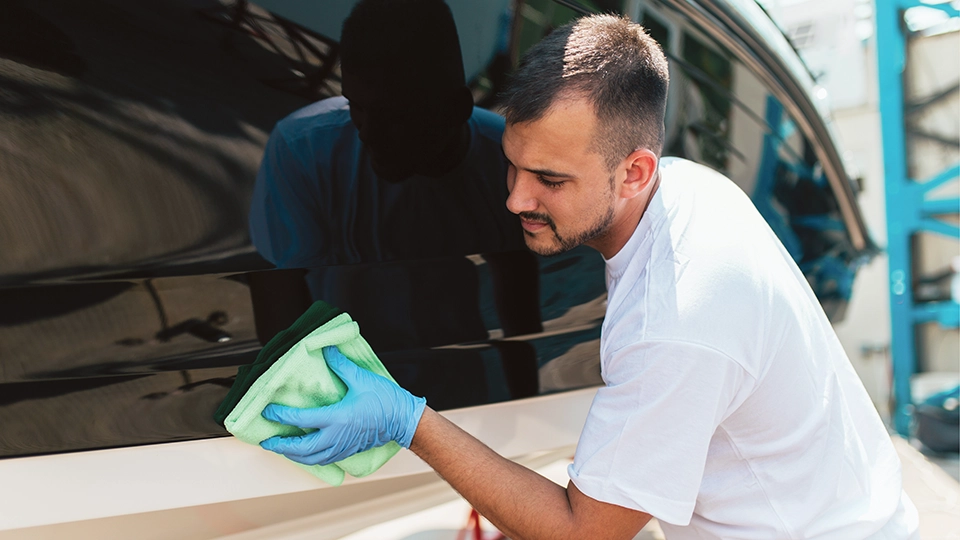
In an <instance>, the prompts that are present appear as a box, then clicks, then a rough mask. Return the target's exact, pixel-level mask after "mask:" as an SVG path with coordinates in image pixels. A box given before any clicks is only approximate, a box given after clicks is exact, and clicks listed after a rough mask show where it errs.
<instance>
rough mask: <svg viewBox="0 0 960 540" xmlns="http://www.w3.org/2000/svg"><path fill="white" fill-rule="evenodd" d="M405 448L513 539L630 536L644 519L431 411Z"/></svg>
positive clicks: (428, 411) (425, 414) (426, 413)
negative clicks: (513, 457) (561, 482)
mask: <svg viewBox="0 0 960 540" xmlns="http://www.w3.org/2000/svg"><path fill="white" fill-rule="evenodd" d="M410 450H412V451H413V452H414V453H416V454H417V455H418V456H420V458H421V459H423V460H424V461H425V462H427V464H428V465H430V466H431V467H433V469H434V470H435V471H437V473H439V474H440V476H442V477H443V478H444V480H446V481H447V482H448V483H450V485H451V486H453V488H454V489H456V490H457V491H458V492H459V493H460V494H461V495H462V496H463V497H464V498H465V499H466V500H467V501H468V502H470V504H471V505H473V507H474V508H476V509H477V510H478V511H479V512H480V513H481V514H483V515H484V516H485V517H486V518H487V519H489V520H490V521H491V522H493V524H494V525H496V526H497V527H498V528H499V529H500V530H501V531H503V532H504V533H506V534H507V536H509V537H510V538H512V539H514V540H523V539H539V538H545V539H551V540H552V539H565V538H577V539H581V538H632V537H633V535H634V534H636V532H637V531H638V530H639V529H640V528H641V527H642V526H643V525H644V524H645V523H646V522H647V520H649V516H647V515H646V514H642V513H640V512H636V511H632V510H627V509H624V508H620V507H616V506H613V505H607V504H604V503H599V502H597V501H593V500H592V499H589V498H588V497H586V496H585V495H583V494H582V493H580V492H579V491H578V490H577V488H576V487H575V486H574V485H573V484H572V483H571V484H570V485H569V486H568V487H567V488H563V487H561V486H558V485H557V484H555V483H553V482H551V481H550V480H548V479H546V478H544V477H543V476H540V475H539V474H537V473H535V472H533V471H531V470H530V469H527V468H526V467H523V466H521V465H518V464H516V463H514V462H512V461H510V460H508V459H505V458H503V457H501V456H500V455H498V454H497V453H496V452H494V451H493V450H491V449H490V448H488V447H487V446H486V445H484V444H483V443H481V442H480V441H478V440H477V439H475V438H474V437H472V436H471V435H469V434H468V433H466V432H464V431H463V430H461V429H460V428H459V427H457V426H455V425H454V424H453V423H451V422H450V421H448V420H446V419H445V418H443V417H442V416H440V415H439V414H437V413H436V412H435V411H433V410H432V409H430V408H427V409H426V410H425V411H424V413H423V417H422V418H421V420H420V424H419V426H418V427H417V431H416V434H415V435H414V438H413V442H412V444H411V445H410ZM598 505H599V506H598Z"/></svg>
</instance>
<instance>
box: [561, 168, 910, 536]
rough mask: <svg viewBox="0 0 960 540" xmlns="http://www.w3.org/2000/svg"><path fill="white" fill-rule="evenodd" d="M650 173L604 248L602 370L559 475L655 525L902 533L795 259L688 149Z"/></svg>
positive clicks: (880, 461)
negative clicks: (624, 228)
mask: <svg viewBox="0 0 960 540" xmlns="http://www.w3.org/2000/svg"><path fill="white" fill-rule="evenodd" d="M660 171H661V174H662V179H661V184H660V187H659V189H658V191H657V193H656V194H655V196H654V197H653V199H652V200H651V202H650V205H649V207H648V208H647V210H646V213H645V214H644V216H643V218H642V219H641V220H640V224H639V225H638V226H637V229H636V231H635V232H634V233H633V235H632V237H631V238H630V240H629V241H628V242H627V244H626V245H625V246H624V247H623V249H621V250H620V252H619V253H617V254H616V255H615V256H614V257H613V258H612V259H610V260H608V261H607V286H608V292H609V295H608V305H607V312H606V318H605V320H604V322H603V330H602V338H601V345H600V356H601V366H602V373H603V380H604V382H605V383H606V385H605V386H604V387H603V388H601V389H600V390H599V391H598V393H597V396H596V398H595V399H594V402H593V405H592V406H591V408H590V413H589V415H588V417H587V421H586V425H585V426H584V429H583V433H582V435H581V437H580V442H579V445H578V447H577V452H576V456H575V458H574V462H573V464H572V465H571V466H570V468H569V474H570V478H571V479H572V480H573V482H574V483H575V484H576V486H577V487H578V488H579V489H580V490H581V491H582V492H583V493H584V494H586V495H588V496H590V497H592V498H594V499H597V500H600V501H604V502H608V503H611V504H616V505H619V506H624V507H628V508H633V509H636V510H641V511H644V512H647V513H649V514H651V515H653V516H654V517H656V518H657V519H658V520H659V521H660V523H661V526H662V528H663V531H664V533H666V535H667V536H668V538H671V539H676V538H697V539H704V538H744V539H746V538H756V539H763V540H769V539H772V538H836V539H842V540H849V539H859V538H868V537H870V538H909V537H911V536H912V535H915V534H916V529H917V525H918V520H917V515H916V509H915V508H914V507H913V506H912V504H911V503H910V501H909V499H908V498H906V496H905V495H904V494H903V492H902V486H901V473H900V462H899V459H898V457H897V455H896V452H895V450H894V448H893V445H892V443H891V442H890V438H889V436H888V434H887V432H886V430H885V428H884V426H883V423H882V422H881V420H880V418H879V416H878V414H877V412H876V410H875V409H874V407H873V404H872V403H871V402H870V399H869V397H868V395H867V393H866V391H865V390H864V388H863V385H862V384H861V382H860V379H859V378H858V377H857V374H856V373H855V372H854V370H853V368H852V367H851V365H850V362H849V360H848V359H847V357H846V355H845V353H844V351H843V349H842V347H841V345H840V342H839V341H838V339H837V337H836V334H835V333H834V331H833V328H832V327H831V325H830V322H829V321H828V320H827V318H826V316H825V315H824V313H823V310H822V309H821V307H820V304H819V303H818V301H817V299H816V297H815V296H814V294H813V292H812V290H811V289H810V287H809V286H808V284H807V282H806V280H805V279H804V276H803V274H802V273H801V272H800V270H799V269H798V268H797V265H796V264H795V263H794V261H793V259H791V258H790V256H789V254H788V253H787V252H786V250H785V249H784V248H783V246H782V245H781V243H780V242H779V240H778V239H777V237H776V236H775V235H774V233H773V232H772V231H771V230H770V228H769V227H768V226H767V224H766V222H765V221H764V220H763V218H762V217H761V216H760V214H759V213H758V212H757V211H756V209H755V208H754V206H753V204H752V203H751V202H750V200H749V199H748V198H747V196H746V195H745V194H744V193H743V192H742V191H741V190H740V189H739V188H738V187H737V186H736V185H735V184H733V183H732V182H731V181H730V180H728V179H727V178H725V177H724V176H722V175H721V174H719V173H717V172H714V171H712V170H710V169H708V168H706V167H703V166H701V165H698V164H695V163H692V162H689V161H685V160H680V159H673V158H664V159H662V160H661V162H660Z"/></svg>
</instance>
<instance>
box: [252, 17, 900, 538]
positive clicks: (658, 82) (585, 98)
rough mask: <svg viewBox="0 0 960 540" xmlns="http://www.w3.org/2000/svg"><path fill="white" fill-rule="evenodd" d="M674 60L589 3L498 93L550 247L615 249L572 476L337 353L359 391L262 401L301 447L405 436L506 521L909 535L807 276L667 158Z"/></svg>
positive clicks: (729, 188)
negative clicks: (495, 443) (297, 432)
mask: <svg viewBox="0 0 960 540" xmlns="http://www.w3.org/2000/svg"><path fill="white" fill-rule="evenodd" d="M667 79H668V76H667V64H666V61H665V59H664V56H663V54H662V52H661V51H660V49H659V47H658V46H657V45H656V43H654V42H653V41H652V40H651V39H650V38H649V37H648V36H647V35H646V34H645V33H644V32H643V30H642V28H640V27H639V26H637V25H635V24H632V23H630V22H629V21H627V20H624V19H620V18H617V17H614V16H609V15H605V16H595V17H589V18H584V19H580V20H579V21H576V22H575V23H574V24H572V25H568V26H566V27H563V28H560V29H558V30H557V31H555V32H554V33H552V34H551V35H550V36H548V37H547V38H545V39H544V40H543V41H542V42H541V43H539V44H538V45H537V46H536V47H534V48H533V49H532V50H531V51H530V53H529V54H528V56H527V57H526V58H525V60H524V62H523V63H522V64H521V66H520V69H519V73H518V74H517V76H516V78H515V80H514V82H513V89H512V91H510V92H509V93H508V94H507V96H506V101H505V110H506V119H507V126H506V131H505V132H504V136H503V149H504V153H505V155H506V157H507V158H508V159H509V160H510V162H511V166H510V169H509V172H508V177H507V184H508V187H509V189H510V197H509V198H508V201H507V207H508V208H509V209H510V210H511V211H512V212H514V213H516V214H517V215H519V216H520V218H521V221H522V226H523V230H524V233H525V237H526V242H527V245H528V246H529V247H530V248H531V249H532V250H534V251H536V252H538V253H541V254H551V253H558V252H561V251H563V250H566V249H570V248H571V247H573V246H576V245H579V244H586V245H588V246H591V247H593V248H595V249H597V250H598V251H599V252H600V253H601V254H603V256H604V258H605V259H606V261H607V284H608V292H609V295H608V305H607V313H606V318H605V320H604V323H603V334H602V339H601V352H600V354H601V365H602V370H603V378H604V382H605V386H604V387H602V388H601V389H600V390H599V391H598V392H597V396H596V398H595V400H594V402H593V405H592V406H591V409H590V412H589V415H588V418H587V421H586V424H585V426H584V428H583V433H582V435H581V438H580V442H579V444H578V447H577V452H576V455H575V458H574V462H573V464H572V465H571V466H570V468H569V474H570V477H571V482H570V483H569V485H568V486H567V487H566V488H562V487H559V486H556V485H554V484H552V483H551V482H549V481H547V480H545V479H543V478H542V477H540V476H538V475H537V474H535V473H533V472H531V471H529V470H527V469H524V468H523V467H520V466H519V465H516V464H514V463H512V462H510V461H508V460H505V459H503V458H502V457H500V456H498V455H496V454H495V453H494V452H492V451H491V450H489V449H488V448H486V447H485V446H484V445H482V444H481V443H479V442H478V441H476V440H475V439H473V438H472V437H470V436H469V435H467V434H465V433H464V432H462V431H460V430H459V429H458V428H456V427H455V426H453V425H452V424H450V423H449V422H447V421H446V420H445V419H443V418H442V417H441V416H440V415H438V414H437V413H435V412H434V411H432V410H431V409H429V408H428V407H426V406H425V404H424V403H423V401H422V400H421V399H420V398H415V397H413V396H411V395H410V394H409V393H407V392H406V391H405V390H403V389H401V388H399V387H397V386H396V385H390V384H389V383H386V382H384V381H383V380H381V379H382V378H380V377H377V376H375V375H372V374H369V373H367V372H363V371H362V370H360V369H359V368H356V367H355V366H354V365H353V364H351V363H350V362H349V361H347V360H345V359H343V357H342V356H341V355H339V353H338V352H337V351H336V350H333V349H330V350H327V351H325V356H326V358H327V360H328V363H329V364H330V366H331V367H332V368H333V369H335V370H336V371H337V372H338V373H339V374H341V377H342V378H343V379H344V381H345V382H346V384H347V385H348V386H349V388H350V391H349V393H348V394H347V397H346V398H345V399H344V401H343V402H341V403H339V404H337V405H333V406H330V407H322V408H319V409H309V410H307V409H304V410H301V409H291V408H285V407H280V406H276V405H270V406H268V407H267V408H266V409H265V410H264V412H263V415H264V417H266V418H268V419H271V420H275V421H280V422H283V423H287V424H293V425H297V426H300V427H310V428H319V431H317V432H314V433H311V434H308V435H305V436H303V437H298V438H290V439H277V438H274V439H269V440H267V441H264V442H263V443H262V444H263V446H264V447H265V448H267V449H269V450H273V451H276V452H281V453H283V454H285V455H286V456H287V457H289V458H290V459H293V460H295V461H301V462H304V463H327V462H332V461H336V460H337V459H340V458H342V457H344V456H346V455H349V454H351V453H353V452H355V451H357V450H362V449H364V448H368V447H371V446H376V445H380V444H384V443H385V442H387V441H389V440H397V441H399V442H400V443H401V444H403V445H405V446H408V447H409V448H410V449H411V450H412V451H413V452H415V453H416V454H417V455H419V456H420V457H421V458H422V459H423V460H424V461H426V462H427V463H428V464H430V466H432V467H433V468H434V469H435V470H436V471H437V472H438V473H439V474H440V475H441V476H443V478H444V479H446V480H447V481H448V482H449V483H450V484H451V485H452V486H453V487H454V488H456V489H457V490H458V491H459V492H460V493H461V494H462V495H463V496H464V497H465V498H466V499H467V500H468V501H469V502H470V503H471V504H473V505H474V507H475V508H477V509H478V510H479V511H480V512H481V513H482V514H483V515H485V516H486V517H487V518H488V519H490V520H491V521H492V522H493V523H494V524H496V525H497V526H498V527H499V528H500V529H501V530H503V531H504V532H505V533H506V534H507V535H508V536H509V537H511V538H514V539H521V538H550V539H557V538H578V539H582V538H591V539H593V538H632V536H633V535H635V534H636V532H637V531H638V530H639V529H640V528H641V527H642V526H643V525H644V524H645V523H647V521H648V520H649V519H650V517H651V516H654V517H656V518H657V519H658V520H659V521H660V523H661V527H662V528H663V530H664V532H665V533H666V534H667V536H668V537H669V538H758V539H770V538H838V539H852V538H908V537H912V536H915V535H916V528H917V517H916V510H915V509H914V508H913V507H912V505H911V503H910V501H909V499H907V498H906V496H905V495H904V494H903V492H902V488H901V479H900V467H899V461H898V459H897V456H896V454H895V452H894V450H893V447H892V444H891V442H890V440H889V437H888V435H887V433H886V431H885V429H884V427H883V425H882V423H881V421H880V419H879V417H878V415H877V413H876V411H875V410H874V409H873V406H872V404H871V402H870V400H869V399H868V397H867V395H866V392H865V390H864V389H863V386H862V385H861V383H860V382H859V379H858V378H857V376H856V373H855V372H854V371H853V369H852V368H851V366H850V364H849V361H848V360H847V359H846V357H845V355H844V352H843V349H842V348H841V346H840V344H839V342H838V340H837V338H836V336H835V334H834V333H833V330H832V328H831V326H830V324H829V322H828V321H827V319H826V317H825V316H824V314H823V311H822V309H821V308H820V306H819V304H818V303H817V300H816V298H815V296H814V295H813V293H812V291H811V290H810V288H809V286H808V285H807V284H806V282H805V280H804V277H803V275H802V274H801V273H800V271H799V269H798V268H797V267H796V264H795V263H794V261H793V260H792V259H791V258H790V256H789V255H788V254H787V252H786V251H785V250H784V249H783V247H782V245H781V244H780V243H779V241H778V240H777V238H776V236H775V235H774V234H773V233H772V231H771V230H770V228H769V227H768V226H767V225H766V223H765V222H764V221H763V219H762V218H761V217H760V215H759V214H758V213H757V211H756V210H755V208H754V207H753V206H752V205H751V203H750V201H749V200H748V198H747V197H746V196H745V195H744V194H743V193H742V192H740V191H739V189H738V188H737V187H736V186H735V185H734V184H732V183H731V182H730V181H729V180H727V179H726V178H724V177H722V176H721V175H720V174H718V173H716V172H713V171H711V170H709V169H707V168H705V167H702V166H699V165H696V164H694V163H691V162H687V161H683V160H677V159H669V158H665V159H662V160H661V159H660V158H659V153H660V149H661V146H662V142H663V114H664V106H665V100H666V95H667Z"/></svg>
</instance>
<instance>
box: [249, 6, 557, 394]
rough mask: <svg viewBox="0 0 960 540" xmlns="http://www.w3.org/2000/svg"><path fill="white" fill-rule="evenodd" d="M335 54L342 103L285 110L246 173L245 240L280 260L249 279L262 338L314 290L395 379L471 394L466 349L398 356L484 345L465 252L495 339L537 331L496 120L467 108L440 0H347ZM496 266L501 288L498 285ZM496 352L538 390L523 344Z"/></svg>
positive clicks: (510, 373) (521, 386)
mask: <svg viewBox="0 0 960 540" xmlns="http://www.w3.org/2000/svg"><path fill="white" fill-rule="evenodd" d="M340 56H341V74H342V77H341V78H342V83H343V94H344V95H343V97H335V98H330V99H325V100H323V101H320V102H317V103H314V104H312V105H309V106H307V107H305V108H303V109H300V110H298V111H296V112H294V113H293V114H291V115H290V116H288V117H287V118H285V119H283V120H281V121H280V122H279V123H278V124H277V126H276V127H275V129H274V130H273V133H272V134H271V136H270V140H269V142H268V143H267V148H266V150H265V152H264V156H263V160H262V162H261V166H260V171H259V173H258V175H257V181H256V185H255V188H254V195H253V202H252V204H251V211H250V230H251V236H252V239H253V242H254V244H255V245H256V247H257V249H258V251H259V252H260V253H261V255H263V256H264V257H265V258H266V259H268V260H269V261H270V262H272V263H274V264H275V265H277V266H278V267H279V268H283V269H291V270H289V271H280V272H277V271H272V272H263V273H258V274H254V275H251V276H249V278H250V279H249V281H250V284H251V294H252V297H253V300H254V311H255V313H256V317H257V333H258V336H259V337H260V339H261V341H262V342H266V341H267V340H268V339H269V338H270V337H272V336H273V335H274V334H276V332H277V331H279V330H281V329H283V328H285V327H287V326H288V325H289V324H291V323H292V322H293V321H294V320H295V319H296V318H297V317H298V316H299V315H300V314H301V313H303V312H304V310H305V309H306V308H307V306H309V305H310V302H311V300H312V299H322V300H325V301H327V302H329V303H331V304H334V305H336V306H338V307H340V308H342V309H344V310H346V311H348V312H349V313H350V314H351V316H353V318H354V319H355V320H357V321H358V322H359V323H360V324H361V326H362V327H363V332H364V336H365V338H366V339H367V341H368V342H369V343H370V344H371V345H372V346H373V347H374V349H375V350H377V351H378V353H380V354H383V353H386V352H389V351H394V354H393V356H392V357H391V358H390V359H389V360H392V361H393V362H394V364H392V365H390V367H391V369H393V370H394V371H395V372H396V375H397V376H398V377H399V379H398V380H400V381H403V382H406V383H409V384H410V385H411V387H412V388H416V389H418V390H419V391H428V390H429V391H431V392H432V393H431V396H432V399H433V401H434V402H435V403H436V404H438V405H444V406H464V405H468V404H475V403H476V402H478V401H479V402H482V401H484V400H485V398H486V392H485V390H484V389H483V384H474V385H472V386H470V387H469V388H466V387H464V386H463V385H459V386H458V385H457V384H455V381H456V380H462V379H464V378H467V379H471V380H475V381H482V379H483V378H484V366H483V360H482V358H481V356H480V354H479V353H478V352H476V351H473V352H470V351H458V352H449V351H432V352H431V353H430V357H429V358H424V357H423V354H421V355H420V357H418V358H417V359H415V360H414V359H410V358H408V357H405V356H403V355H402V354H401V353H399V352H396V351H404V350H417V351H422V349H423V348H424V347H432V346H437V345H450V344H455V343H462V342H468V341H479V340H486V339H487V337H488V332H487V328H486V326H485V324H484V322H483V320H482V319H481V315H480V313H481V312H480V306H479V303H478V302H479V297H480V292H479V286H480V282H479V278H478V274H477V268H476V265H475V264H474V263H473V262H471V261H470V260H468V259H466V258H465V257H464V255H472V254H483V256H484V260H485V262H486V264H488V265H489V269H490V273H491V275H492V276H494V280H493V286H494V287H493V288H494V291H493V292H494V295H495V296H496V298H495V304H496V306H497V314H498V318H499V322H500V327H501V328H502V330H503V332H504V335H506V336H512V335H519V334H526V333H532V332H537V331H539V330H540V329H541V327H540V319H539V290H538V287H537V277H538V274H537V271H538V270H537V261H536V259H535V258H534V256H533V255H532V254H530V253H529V252H528V251H527V249H526V247H525V245H524V242H523V238H522V233H521V231H520V227H519V221H518V220H517V217H516V216H514V215H512V214H511V213H510V212H509V211H508V210H507V209H506V208H505V206H504V201H506V198H507V195H508V193H507V190H506V186H505V185H504V184H503V182H502V178H503V177H504V176H505V175H506V167H507V165H506V161H505V160H504V158H503V153H502V150H501V147H500V138H501V135H502V133H503V118H502V117H500V116H498V115H496V114H494V113H492V112H489V111H486V110H483V109H479V108H475V107H474V106H473V98H472V94H471V92H470V90H469V89H468V88H467V87H466V85H465V83H464V70H463V60H462V58H461V54H460V45H459V40H458V37H457V29H456V26H455V23H454V20H453V16H452V14H451V12H450V9H449V8H448V7H447V6H446V4H444V3H443V2H442V1H441V0H401V1H396V0H363V1H361V2H359V3H358V4H357V5H356V6H355V7H354V9H353V10H352V11H351V14H350V16H349V17H348V18H347V20H346V21H344V25H343V31H342V37H341V43H340ZM360 263H363V264H360ZM370 263H374V264H370ZM301 268H302V269H306V271H305V272H304V271H295V270H292V269H301ZM505 273H507V274H510V275H511V276H512V278H511V280H510V283H503V281H502V280H499V279H497V276H500V275H503V274H505ZM304 279H305V281H304ZM516 283H521V284H522V286H521V287H519V288H518V287H516V286H515V284H516ZM505 285H506V286H510V287H512V289H511V290H510V291H508V290H507V287H505ZM307 289H308V290H307ZM517 290H519V291H520V292H521V294H510V293H511V292H513V293H516V292H517ZM496 348H497V351H498V352H499V356H500V358H501V360H502V365H503V368H504V370H505V375H506V382H507V385H508V386H509V389H510V392H511V395H513V396H515V397H520V396H524V395H531V394H535V393H536V392H537V372H536V358H535V356H534V351H533V349H532V347H531V346H529V345H526V344H523V343H512V342H503V343H498V344H496ZM407 356H409V355H407ZM384 360H385V361H387V360H388V359H386V358H385V359H384ZM397 363H400V364H404V366H405V367H404V366H398V365H397ZM467 386H469V385H467ZM481 394H482V395H481ZM444 396H445V397H444Z"/></svg>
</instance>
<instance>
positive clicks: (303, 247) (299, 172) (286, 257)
mask: <svg viewBox="0 0 960 540" xmlns="http://www.w3.org/2000/svg"><path fill="white" fill-rule="evenodd" d="M314 169H315V168H314ZM311 170H313V169H311ZM318 183H319V179H317V178H316V173H315V172H314V174H313V175H311V174H308V169H306V168H305V164H304V160H303V156H301V155H299V154H298V152H297V151H296V150H295V149H294V148H292V147H291V145H290V144H289V143H288V141H287V139H286V138H285V136H284V132H283V123H282V122H281V123H280V124H278V125H277V127H276V128H275V129H274V130H273V132H272V133H271V134H270V138H269V140H268V141H267V146H266V148H265V150H264V153H263V159H262V160H261V162H260V169H259V171H258V172H257V180H256V183H255V184H254V188H253V197H252V199H251V203H250V214H249V221H250V238H251V240H252V242H253V245H254V246H255V247H256V248H257V251H258V252H260V255H262V256H263V258H265V259H267V260H268V261H270V262H271V263H273V264H275V265H276V266H277V267H279V268H300V267H308V266H310V265H311V264H314V263H315V262H316V261H314V260H312V259H314V258H316V257H317V256H319V254H321V253H322V252H323V251H322V250H323V245H324V243H325V232H326V231H325V230H324V229H323V227H322V224H321V223H319V222H318V219H319V217H320V216H322V215H323V213H322V212H321V209H320V207H319V203H318V198H317V195H318V194H317V187H316V186H317V185H318Z"/></svg>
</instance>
